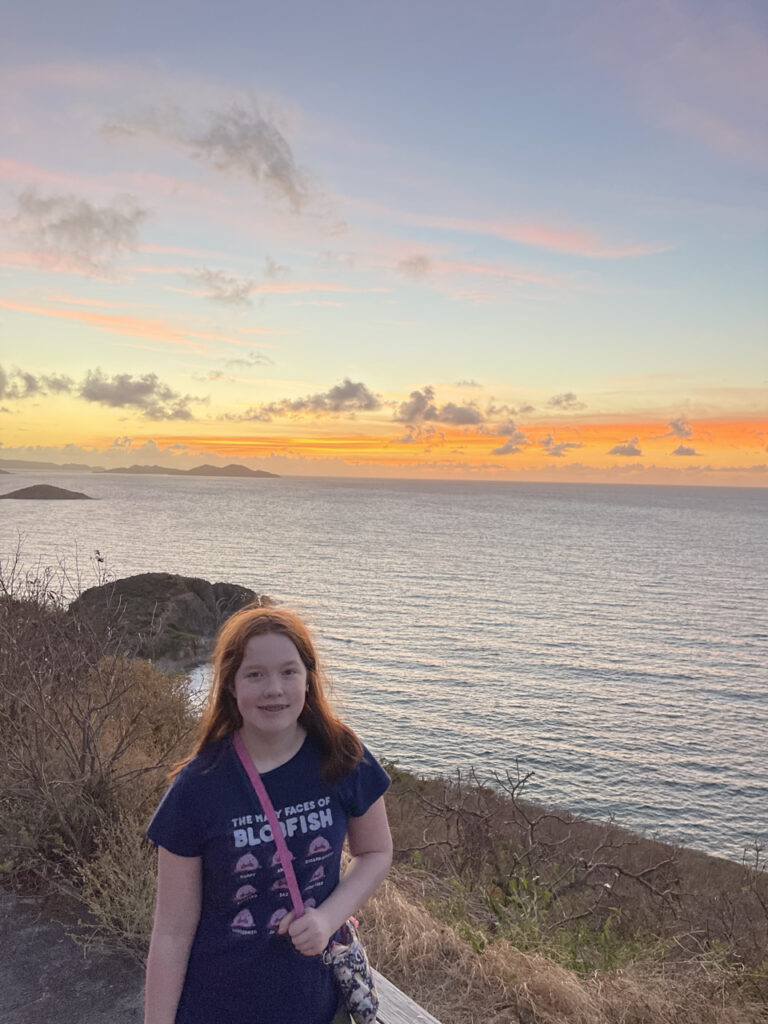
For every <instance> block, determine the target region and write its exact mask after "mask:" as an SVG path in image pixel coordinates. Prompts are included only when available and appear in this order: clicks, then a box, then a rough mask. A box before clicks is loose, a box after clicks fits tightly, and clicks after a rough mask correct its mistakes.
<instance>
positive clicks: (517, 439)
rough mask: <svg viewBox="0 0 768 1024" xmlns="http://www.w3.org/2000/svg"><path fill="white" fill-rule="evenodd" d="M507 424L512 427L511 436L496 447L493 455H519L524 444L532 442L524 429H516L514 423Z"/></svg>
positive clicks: (492, 452)
mask: <svg viewBox="0 0 768 1024" xmlns="http://www.w3.org/2000/svg"><path fill="white" fill-rule="evenodd" d="M506 426H508V427H510V428H511V431H510V432H509V437H508V438H507V440H506V441H505V442H504V444H503V445H501V447H499V448H494V449H493V450H492V451H491V455H517V454H518V453H519V452H521V451H522V450H523V447H524V446H527V445H529V444H530V443H531V442H530V441H529V440H528V438H527V437H526V435H525V434H524V433H523V431H522V430H517V429H515V425H514V423H508V424H506Z"/></svg>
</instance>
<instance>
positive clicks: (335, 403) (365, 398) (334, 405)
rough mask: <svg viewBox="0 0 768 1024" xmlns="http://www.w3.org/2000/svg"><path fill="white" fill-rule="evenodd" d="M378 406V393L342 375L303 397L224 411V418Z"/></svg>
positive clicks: (257, 418)
mask: <svg viewBox="0 0 768 1024" xmlns="http://www.w3.org/2000/svg"><path fill="white" fill-rule="evenodd" d="M380 407H381V399H380V398H379V396H378V395H374V394H373V392H371V391H369V390H368V388H367V387H366V386H365V384H363V383H362V381H352V380H350V379H349V377H345V378H344V380H343V381H342V382H341V384H336V385H334V386H333V387H332V388H331V389H330V390H329V391H324V392H321V393H320V394H316V395H307V396H306V397H305V398H284V399H283V400H282V401H280V402H269V403H267V404H265V405H260V406H252V407H251V408H250V409H246V411H245V412H244V413H227V414H226V415H225V419H231V420H255V421H259V422H262V423H266V422H269V420H271V419H273V418H274V417H280V416H291V415H297V414H300V413H316V414H320V415H322V414H327V415H335V414H338V413H342V412H346V413H355V412H372V411H373V410H375V409H378V408H380Z"/></svg>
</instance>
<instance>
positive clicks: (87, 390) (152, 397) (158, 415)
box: [78, 369, 200, 420]
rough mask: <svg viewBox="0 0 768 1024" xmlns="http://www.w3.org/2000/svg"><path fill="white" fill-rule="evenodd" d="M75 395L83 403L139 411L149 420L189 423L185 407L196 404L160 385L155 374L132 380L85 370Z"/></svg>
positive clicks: (190, 416)
mask: <svg viewBox="0 0 768 1024" xmlns="http://www.w3.org/2000/svg"><path fill="white" fill-rule="evenodd" d="M78 394H79V395H80V397H81V398H83V399H85V401H86V402H98V403H99V404H100V405H107V406H109V407H110V408H112V409H124V408H129V409H139V410H140V411H141V412H142V413H143V414H144V416H146V418H147V419H151V420H191V419H193V418H194V416H193V413H192V410H191V409H190V408H189V403H190V402H194V401H200V399H195V398H193V397H192V396H191V395H180V394H179V393H178V392H177V391H174V390H173V389H172V388H170V387H168V385H167V384H163V383H162V382H161V381H160V380H159V379H158V377H157V374H156V373H145V374H144V375H143V376H142V377H134V376H133V375H132V374H130V373H118V374H115V375H114V376H112V377H107V376H106V374H104V373H103V372H102V371H101V370H100V369H96V370H89V371H88V373H87V374H86V376H85V380H84V381H83V383H82V384H81V385H80V389H79V392H78Z"/></svg>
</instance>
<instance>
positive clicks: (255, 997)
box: [145, 608, 392, 1024]
mask: <svg viewBox="0 0 768 1024" xmlns="http://www.w3.org/2000/svg"><path fill="white" fill-rule="evenodd" d="M235 734H237V736H238V737H239V739H240V742H241V744H242V746H244V748H245V751H246V752H247V754H248V755H250V758H251V759H252V761H253V762H254V764H255V766H256V769H257V770H258V772H259V774H260V775H261V776H262V780H263V782H264V785H265V786H266V789H267V792H268V794H269V797H270V799H271V801H272V804H273V806H274V808H275V811H276V813H277V816H278V819H279V820H280V823H281V830H282V831H283V832H284V834H285V839H286V842H287V844H288V848H289V851H290V854H291V857H292V863H293V867H294V870H295V872H296V876H297V880H298V884H299V888H300V890H301V894H302V900H303V902H304V907H305V913H304V914H303V915H302V916H301V917H299V918H295V916H294V912H293V910H292V909H291V902H290V897H289V894H288V890H287V885H286V882H285V876H284V872H283V869H282V867H281V865H280V862H279V859H278V858H277V857H276V847H275V844H274V842H273V841H272V836H271V830H270V827H269V825H268V823H267V821H266V817H265V815H264V814H263V811H262V808H261V807H260V806H259V802H258V799H257V797H256V794H255V792H254V790H253V787H252V785H251V782H250V781H249V779H248V776H247V774H246V772H245V770H244V768H243V766H242V764H241V763H240V760H239V758H238V756H237V754H236V752H235V751H234V750H233V745H232V744H233V738H234V736H235ZM174 774H175V777H174V779H173V783H172V785H171V787H170V789H169V790H168V791H167V792H166V794H165V796H164V797H163V799H162V801H161V803H160V806H159V807H158V809H157V811H156V812H155V815H154V817H153V818H152V821H151V823H150V825H149V828H148V830H147V835H148V836H149V838H150V839H151V840H152V842H153V843H155V844H156V845H157V846H158V879H157V903H156V908H155V923H154V928H153V931H152V941H151V944H150V950H149V958H148V961H147V984H146V1013H145V1024H331V1022H332V1021H334V1020H335V1014H336V1012H337V1009H339V1007H338V1003H339V997H338V993H337V991H336V989H335V987H334V982H333V978H332V975H331V972H330V969H329V968H328V967H327V966H326V965H325V964H324V963H323V961H322V958H321V954H322V953H323V950H324V949H325V947H326V946H327V944H328V941H329V940H330V938H331V937H332V936H333V935H335V933H336V932H337V930H338V929H339V928H340V927H341V925H342V924H343V923H344V921H346V919H347V918H348V917H349V915H350V914H352V913H353V912H354V911H355V910H356V909H357V907H359V906H360V904H362V903H363V902H365V900H366V899H367V898H368V897H369V896H370V895H371V893H372V892H373V891H374V890H375V889H376V888H377V886H378V885H379V884H380V882H381V881H382V879H383V878H384V876H385V875H386V873H387V871H388V869H389V865H390V861H391V859H392V839H391V836H390V832H389V826H388V824H387V816H386V811H385V808H384V800H383V793H384V792H385V790H386V789H387V786H388V785H389V778H388V776H387V774H386V772H385V771H384V770H383V768H382V767H381V766H380V765H379V764H378V763H377V761H376V760H375V759H374V758H373V757H372V755H371V754H370V753H369V752H368V751H367V750H366V748H365V747H363V746H362V744H361V743H360V741H359V740H358V738H357V736H356V735H355V734H354V733H353V732H352V730H351V729H350V728H349V727H348V726H346V725H344V723H343V722H341V721H340V720H339V719H338V718H337V717H336V716H335V715H334V714H333V712H332V710H331V708H330V706H329V703H328V700H327V698H326V695H325V693H324V690H323V680H322V676H321V674H320V671H319V668H318V663H317V655H316V652H315V648H314V645H313V643H312V638H311V637H310V635H309V632H308V630H307V628H306V626H305V625H304V623H303V622H302V621H301V620H300V619H299V618H298V617H297V616H296V615H294V614H292V613H290V612H288V611H284V610H282V609H276V608H245V609H243V610H242V611H240V612H237V613H236V614H235V615H233V616H232V618H230V619H229V620H228V621H227V622H226V623H225V624H224V626H223V628H222V630H221V632H220V634H219V638H218V642H217V645H216V650H215V653H214V680H213V685H212V687H211V692H210V695H209V697H208V703H207V706H206V709H205V711H204V713H203V717H202V720H201V724H200V732H199V735H198V739H197V742H196V744H195V746H194V749H193V751H192V754H191V755H190V756H189V758H188V759H187V760H186V761H185V762H182V764H181V765H180V766H178V767H177V769H176V771H175V773H174ZM345 836H346V837H347V838H348V841H349V850H350V853H351V855H352V862H351V864H350V866H349V868H348V870H347V871H346V873H345V875H344V877H343V879H341V880H339V865H340V857H341V848H342V844H343V842H344V838H345ZM338 1019H339V1020H341V1019H347V1018H345V1017H343V1013H341V1012H340V1016H339V1018H338Z"/></svg>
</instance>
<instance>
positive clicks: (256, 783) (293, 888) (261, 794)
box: [232, 733, 304, 917]
mask: <svg viewBox="0 0 768 1024" xmlns="http://www.w3.org/2000/svg"><path fill="white" fill-rule="evenodd" d="M232 746H233V748H234V751H235V753H236V754H237V756H238V757H239V758H240V762H241V764H242V766H243V768H245V771H246V774H247V775H248V778H249V779H250V780H251V785H252V786H253V788H254V789H255V790H256V796H257V797H258V798H259V803H260V804H261V809H262V810H263V811H264V813H265V814H266V816H267V821H268V822H269V827H270V828H271V829H272V836H273V838H274V840H275V846H277V855H278V857H279V858H280V863H281V864H282V867H283V871H284V872H285V880H286V882H287V883H288V892H289V893H290V894H291V903H293V910H294V913H295V915H296V917H301V916H302V915H303V913H304V901H303V900H302V898H301V893H300V892H299V883H298V882H297V881H296V872H295V871H294V870H293V865H292V864H291V860H292V857H291V853H290V850H289V849H288V846H287V844H286V842H285V838H284V836H283V830H282V829H281V828H280V822H279V821H278V820H277V815H276V814H275V808H274V807H273V806H272V801H271V800H270V799H269V794H268V793H267V790H266V787H265V786H264V783H263V782H262V780H261V776H260V775H259V773H258V772H257V771H256V765H255V764H254V763H253V761H252V760H251V756H250V754H249V753H248V751H247V750H246V749H245V747H244V746H243V742H242V740H241V739H240V737H239V736H238V734H237V733H233V735H232Z"/></svg>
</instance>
